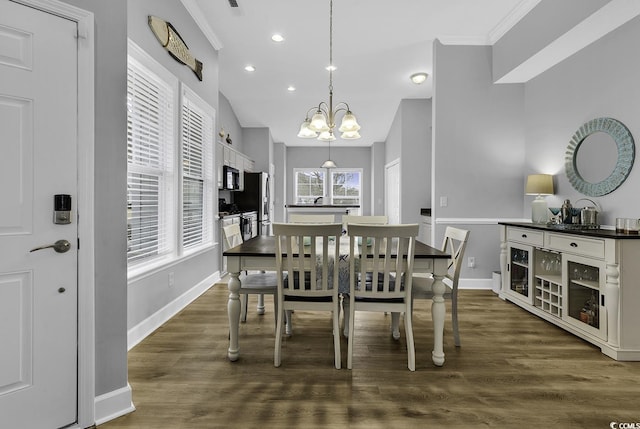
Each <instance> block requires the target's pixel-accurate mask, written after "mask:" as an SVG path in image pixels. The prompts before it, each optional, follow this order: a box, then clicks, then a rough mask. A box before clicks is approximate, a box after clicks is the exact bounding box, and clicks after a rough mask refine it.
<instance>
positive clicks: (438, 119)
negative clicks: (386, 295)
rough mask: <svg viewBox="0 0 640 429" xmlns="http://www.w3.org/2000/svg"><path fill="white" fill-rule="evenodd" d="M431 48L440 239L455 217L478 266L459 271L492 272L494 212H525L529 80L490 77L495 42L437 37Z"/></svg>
mask: <svg viewBox="0 0 640 429" xmlns="http://www.w3.org/2000/svg"><path fill="white" fill-rule="evenodd" d="M433 51H434V71H433V79H434V84H433V85H434V95H433V170H434V175H433V186H432V189H433V200H434V205H433V207H432V209H433V213H432V214H433V218H434V222H437V224H436V225H435V243H440V242H441V241H442V236H443V234H444V229H445V227H446V226H447V224H451V223H452V222H454V220H455V223H456V224H459V225H460V227H462V228H465V229H469V230H470V231H471V234H470V238H469V244H468V247H467V250H466V253H465V254H466V256H474V257H475V259H476V268H474V269H471V268H467V267H466V264H464V265H463V271H462V275H461V276H462V278H476V279H489V278H491V276H492V271H494V270H498V269H499V259H498V250H499V234H498V228H497V226H496V225H495V219H496V218H520V217H522V212H523V210H522V204H521V201H522V198H523V193H524V192H523V191H524V175H523V171H522V167H523V165H524V156H525V142H524V107H523V106H524V86H523V85H521V84H511V85H494V84H493V83H492V82H493V80H492V66H491V64H492V55H491V47H487V46H445V45H443V44H441V43H440V42H438V41H435V42H434V50H433ZM441 197H447V199H448V205H447V206H446V207H440V204H439V203H440V198H441ZM491 219H494V221H493V222H492V221H491ZM454 226H456V225H454Z"/></svg>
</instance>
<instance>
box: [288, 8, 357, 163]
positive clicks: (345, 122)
mask: <svg viewBox="0 0 640 429" xmlns="http://www.w3.org/2000/svg"><path fill="white" fill-rule="evenodd" d="M327 70H328V71H329V103H328V104H327V103H325V102H324V101H322V102H320V104H318V106H317V107H312V108H310V109H309V110H307V114H306V116H305V119H304V121H303V122H302V125H300V132H299V133H298V137H301V138H305V139H306V138H317V139H318V140H321V141H326V142H329V158H331V143H330V142H331V141H334V140H335V139H336V137H335V135H334V129H335V127H336V123H335V120H336V115H337V114H338V113H340V112H344V113H343V116H342V123H341V124H340V128H338V131H340V132H341V133H342V134H341V135H340V137H341V138H343V139H347V140H351V139H359V138H360V134H359V133H358V130H360V125H358V122H357V120H356V117H355V115H354V114H353V112H351V109H350V108H349V105H348V104H347V103H345V102H340V103H338V104H337V105H336V106H335V107H336V108H335V110H334V106H333V71H334V70H335V66H334V65H333V0H330V1H329V66H328V67H327ZM314 110H315V114H314V115H313V116H312V117H311V119H309V113H311V112H312V111H314ZM322 166H323V167H324V168H335V167H336V165H335V163H334V162H333V161H331V159H329V160H328V161H327V162H325V163H324V164H323V165H322Z"/></svg>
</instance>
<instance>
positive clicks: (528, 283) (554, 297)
mask: <svg viewBox="0 0 640 429" xmlns="http://www.w3.org/2000/svg"><path fill="white" fill-rule="evenodd" d="M500 226H501V252H500V265H501V269H502V273H503V275H502V288H501V290H500V294H499V296H500V298H502V299H505V300H508V301H511V302H513V303H515V304H517V305H519V306H520V307H522V308H524V309H525V310H527V311H529V312H531V313H533V314H535V315H537V316H539V317H541V318H543V319H545V320H547V321H549V322H551V323H554V324H555V325H557V326H559V327H561V328H563V329H565V330H567V331H569V332H571V333H573V334H574V335H577V336H579V337H581V338H583V339H585V340H587V341H589V342H591V343H592V344H594V345H596V346H598V347H600V350H601V351H602V353H604V354H606V355H607V356H609V357H611V358H613V359H616V360H628V361H640V329H638V326H640V236H638V235H628V234H619V233H616V232H614V231H612V230H602V229H598V230H572V229H569V228H567V227H566V226H562V225H560V226H557V227H556V226H546V225H536V224H528V223H500ZM565 228H566V229H565Z"/></svg>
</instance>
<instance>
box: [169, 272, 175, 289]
mask: <svg viewBox="0 0 640 429" xmlns="http://www.w3.org/2000/svg"><path fill="white" fill-rule="evenodd" d="M174 283H175V282H174V277H173V271H171V272H170V273H169V287H173V285H174Z"/></svg>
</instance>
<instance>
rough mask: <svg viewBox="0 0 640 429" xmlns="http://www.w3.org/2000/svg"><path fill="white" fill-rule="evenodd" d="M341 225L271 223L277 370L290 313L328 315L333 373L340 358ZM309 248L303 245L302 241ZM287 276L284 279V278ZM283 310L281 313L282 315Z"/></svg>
mask: <svg viewBox="0 0 640 429" xmlns="http://www.w3.org/2000/svg"><path fill="white" fill-rule="evenodd" d="M341 231H342V224H339V223H332V224H313V225H311V224H293V223H286V224H283V223H274V224H273V233H274V235H275V241H276V267H277V270H276V271H277V273H278V274H279V276H278V293H277V297H278V307H279V308H281V309H282V310H281V311H280V312H279V313H278V322H277V324H276V341H275V351H274V365H275V366H276V367H279V366H280V363H281V350H282V334H283V328H284V315H285V314H286V312H287V311H289V310H302V311H330V312H331V313H332V320H333V348H334V353H335V355H334V361H335V367H336V369H340V367H341V358H340V329H339V318H340V298H339V296H338V280H339V275H338V268H339V267H338V266H339V260H340V259H339V255H340V235H341ZM307 237H308V238H309V239H310V244H309V245H305V244H304V243H305V238H307ZM285 275H286V276H287V278H286V279H285V278H284V276H285ZM283 310H284V311H283Z"/></svg>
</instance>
